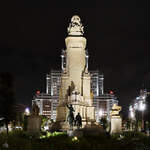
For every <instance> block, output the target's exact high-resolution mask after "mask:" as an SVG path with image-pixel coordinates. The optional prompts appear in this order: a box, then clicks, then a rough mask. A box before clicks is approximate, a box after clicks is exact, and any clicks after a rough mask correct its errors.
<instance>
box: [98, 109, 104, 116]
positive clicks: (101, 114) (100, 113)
mask: <svg viewBox="0 0 150 150" xmlns="http://www.w3.org/2000/svg"><path fill="white" fill-rule="evenodd" d="M99 116H100V117H101V116H103V111H102V109H100V110H99Z"/></svg>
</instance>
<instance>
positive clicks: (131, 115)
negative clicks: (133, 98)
mask: <svg viewBox="0 0 150 150" xmlns="http://www.w3.org/2000/svg"><path fill="white" fill-rule="evenodd" d="M130 117H131V118H132V119H133V118H135V114H134V112H133V111H131V112H130Z"/></svg>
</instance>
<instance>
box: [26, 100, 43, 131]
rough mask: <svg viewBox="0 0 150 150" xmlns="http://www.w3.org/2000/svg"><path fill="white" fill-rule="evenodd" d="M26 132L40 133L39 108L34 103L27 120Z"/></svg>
mask: <svg viewBox="0 0 150 150" xmlns="http://www.w3.org/2000/svg"><path fill="white" fill-rule="evenodd" d="M27 131H28V132H33V133H35V132H40V131H41V117H40V116H39V107H38V106H37V104H36V103H35V102H34V104H33V106H32V112H31V116H29V118H28V124H27Z"/></svg>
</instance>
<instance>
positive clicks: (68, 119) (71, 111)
mask: <svg viewBox="0 0 150 150" xmlns="http://www.w3.org/2000/svg"><path fill="white" fill-rule="evenodd" d="M67 108H68V109H69V113H68V116H67V121H68V122H69V125H70V129H71V130H72V129H73V123H74V114H73V112H74V109H73V107H72V104H70V106H68V104H67Z"/></svg>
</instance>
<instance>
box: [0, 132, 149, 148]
mask: <svg viewBox="0 0 150 150" xmlns="http://www.w3.org/2000/svg"><path fill="white" fill-rule="evenodd" d="M6 140H7V143H8V145H9V147H8V148H4V147H3V144H4V143H5V141H6ZM6 149H8V150H150V137H148V136H146V135H144V134H142V133H138V132H125V133H123V134H122V135H121V136H120V135H112V136H111V135H109V134H106V133H101V134H99V135H97V136H96V135H95V136H94V135H84V136H83V137H80V138H77V137H68V136H67V135H66V134H65V133H61V134H60V133H53V134H50V133H47V134H45V135H42V136H41V135H35V136H34V137H33V136H32V137H31V135H28V134H27V133H24V132H11V133H9V135H8V137H7V136H6V134H5V133H1V134H0V150H6Z"/></svg>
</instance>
